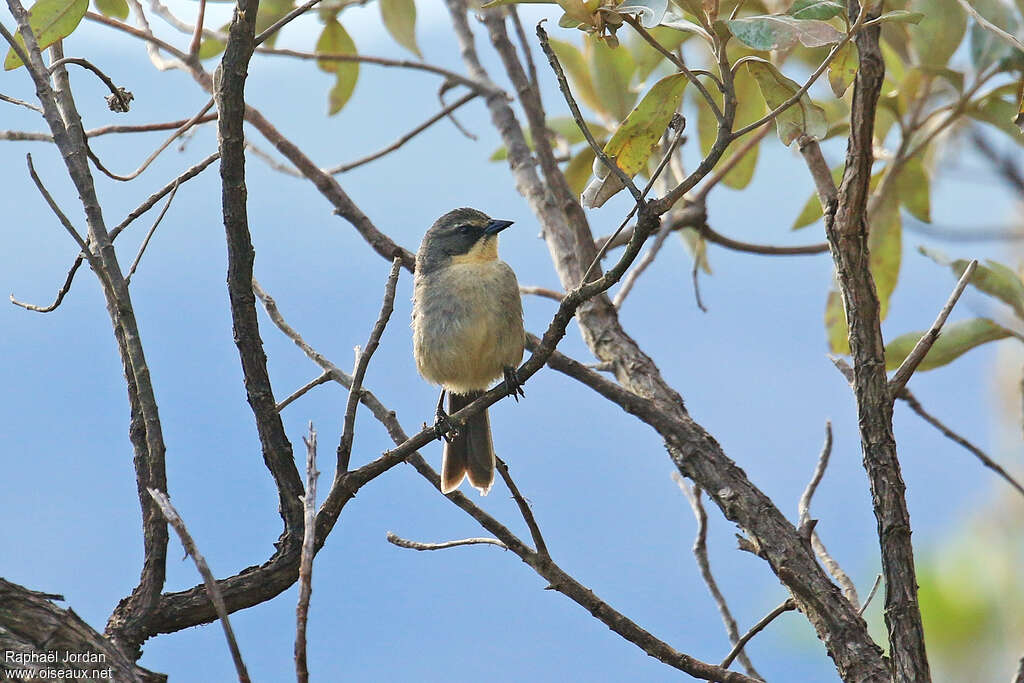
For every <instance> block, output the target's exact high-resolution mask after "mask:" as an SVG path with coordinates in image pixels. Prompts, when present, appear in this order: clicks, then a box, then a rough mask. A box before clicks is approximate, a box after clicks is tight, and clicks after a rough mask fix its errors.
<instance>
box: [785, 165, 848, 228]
mask: <svg viewBox="0 0 1024 683" xmlns="http://www.w3.org/2000/svg"><path fill="white" fill-rule="evenodd" d="M845 168H846V164H839V165H838V166H836V167H835V168H833V169H832V180H833V182H835V184H836V185H839V183H840V181H842V179H843V169H845ZM823 215H824V211H822V209H821V200H820V199H818V195H817V193H812V194H811V196H810V197H808V198H807V202H806V203H805V204H804V208H803V209H802V210H801V211H800V215H799V216H797V217H796V220H795V221H793V227H792V228H790V229H791V230H799V229H800V228H805V227H807V226H808V225H811V224H812V223H814V222H815V221H817V220H818V219H819V218H821V217H822V216H823Z"/></svg>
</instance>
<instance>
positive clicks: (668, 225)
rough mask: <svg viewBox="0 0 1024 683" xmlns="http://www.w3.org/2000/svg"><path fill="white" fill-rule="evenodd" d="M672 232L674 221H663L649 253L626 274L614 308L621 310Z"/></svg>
mask: <svg viewBox="0 0 1024 683" xmlns="http://www.w3.org/2000/svg"><path fill="white" fill-rule="evenodd" d="M670 232H672V221H668V220H665V221H662V222H661V227H660V228H658V232H657V233H655V235H654V240H652V242H651V246H649V247H648V248H647V252H646V253H645V254H644V255H643V258H641V259H640V260H639V261H637V264H636V265H635V266H633V270H631V271H629V272H628V273H627V274H626V277H624V278H622V284H621V285H620V286H619V291H618V292H617V293H616V294H615V298H614V299H612V306H614V307H615V308H621V307H622V302H623V301H625V300H626V297H627V296H629V292H630V290H631V289H633V285H635V284H636V281H637V280H638V279H640V276H641V275H643V273H644V271H645V270H647V267H648V266H649V265H651V264H652V263H654V259H655V258H657V256H658V252H660V251H661V247H662V246H663V245H664V244H665V238H666V237H668V234H669V233H670Z"/></svg>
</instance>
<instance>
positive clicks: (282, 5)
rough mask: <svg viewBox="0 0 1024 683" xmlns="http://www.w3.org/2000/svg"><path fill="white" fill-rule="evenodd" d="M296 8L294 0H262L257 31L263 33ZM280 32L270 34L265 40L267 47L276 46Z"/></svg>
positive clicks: (257, 17)
mask: <svg viewBox="0 0 1024 683" xmlns="http://www.w3.org/2000/svg"><path fill="white" fill-rule="evenodd" d="M293 9H295V4H294V0H261V1H260V5H259V9H257V10H256V33H257V34H259V33H262V32H263V31H265V30H267V29H268V28H270V27H271V25H272V24H274V23H275V22H276V21H277V20H278V19H281V18H283V17H284V15H286V14H288V13H289V12H291V11H292V10H293ZM279 35H280V32H276V33H273V34H271V35H270V37H268V38H267V40H266V41H265V42H264V45H266V46H267V47H274V43H275V42H277V37H278V36H279Z"/></svg>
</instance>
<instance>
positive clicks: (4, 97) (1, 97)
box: [0, 93, 43, 114]
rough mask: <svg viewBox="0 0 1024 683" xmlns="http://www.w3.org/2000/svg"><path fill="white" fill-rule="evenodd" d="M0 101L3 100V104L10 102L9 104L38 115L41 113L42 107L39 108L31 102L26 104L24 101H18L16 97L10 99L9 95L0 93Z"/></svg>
mask: <svg viewBox="0 0 1024 683" xmlns="http://www.w3.org/2000/svg"><path fill="white" fill-rule="evenodd" d="M0 100H3V101H4V102H10V103H11V104H16V105H18V106H20V107H26V108H28V109H31V110H32V111H34V112H38V113H40V114H42V113H43V109H42V107H39V106H37V105H35V104H32V103H31V102H26V101H24V100H19V99H18V98H17V97H11V96H10V95H4V94H3V93H0Z"/></svg>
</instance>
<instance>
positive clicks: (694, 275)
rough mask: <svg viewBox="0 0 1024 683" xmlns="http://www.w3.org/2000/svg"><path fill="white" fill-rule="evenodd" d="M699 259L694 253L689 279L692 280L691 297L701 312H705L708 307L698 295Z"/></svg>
mask: <svg viewBox="0 0 1024 683" xmlns="http://www.w3.org/2000/svg"><path fill="white" fill-rule="evenodd" d="M700 261H701V257H700V256H699V255H697V254H694V257H693V265H692V266H691V267H690V279H691V280H693V298H694V300H696V302H697V308H699V309H700V312H701V313H707V312H708V309H707V307H706V306H705V305H704V301H703V300H702V299H701V296H700Z"/></svg>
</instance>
